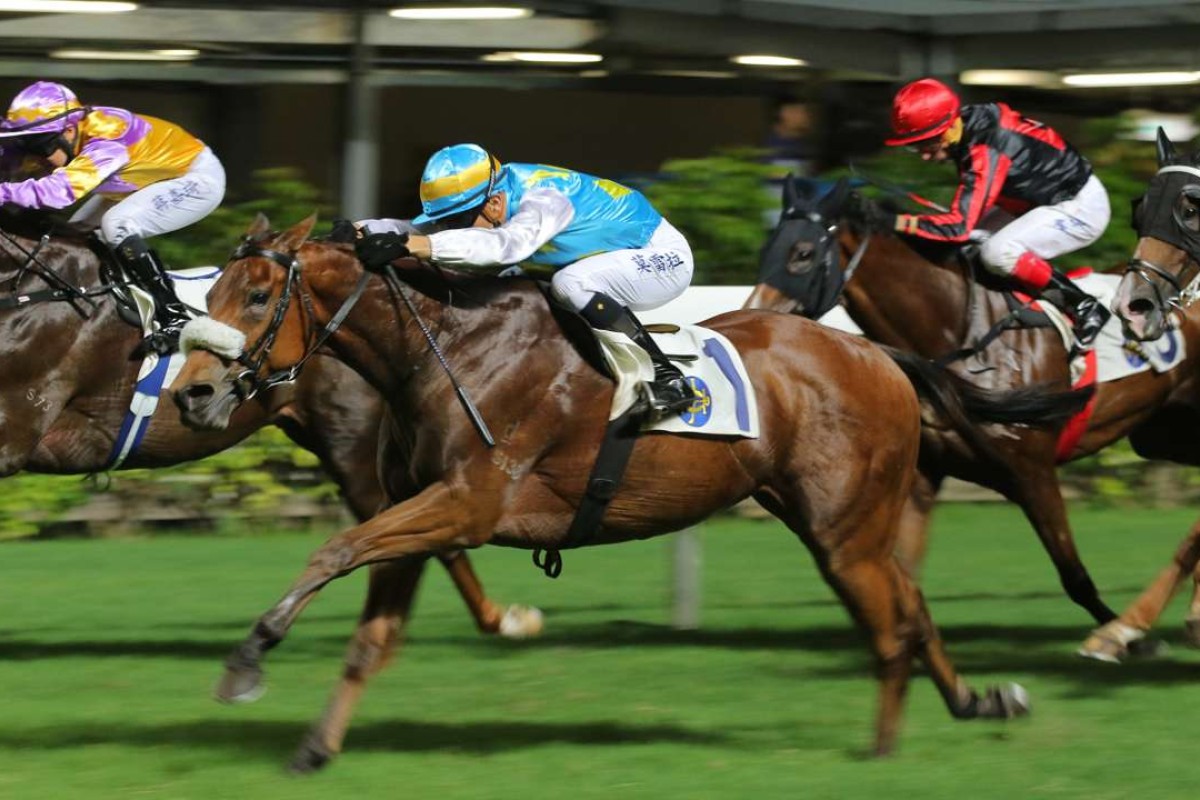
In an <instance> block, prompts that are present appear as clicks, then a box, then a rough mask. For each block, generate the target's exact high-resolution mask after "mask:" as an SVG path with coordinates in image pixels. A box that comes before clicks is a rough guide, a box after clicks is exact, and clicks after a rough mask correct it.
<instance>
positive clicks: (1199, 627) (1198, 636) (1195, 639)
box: [1183, 617, 1200, 647]
mask: <svg viewBox="0 0 1200 800" xmlns="http://www.w3.org/2000/svg"><path fill="white" fill-rule="evenodd" d="M1183 635H1184V636H1183V638H1184V641H1186V642H1187V643H1188V646H1190V647H1200V617H1191V618H1190V619H1185V620H1184V621H1183Z"/></svg>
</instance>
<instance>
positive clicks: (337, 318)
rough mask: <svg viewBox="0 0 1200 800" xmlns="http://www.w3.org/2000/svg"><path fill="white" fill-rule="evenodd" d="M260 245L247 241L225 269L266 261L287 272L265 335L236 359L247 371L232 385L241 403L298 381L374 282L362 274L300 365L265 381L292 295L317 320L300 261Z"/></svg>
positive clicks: (256, 242) (307, 314)
mask: <svg viewBox="0 0 1200 800" xmlns="http://www.w3.org/2000/svg"><path fill="white" fill-rule="evenodd" d="M260 241H261V240H260V239H256V238H253V237H247V238H246V239H245V240H243V241H242V243H241V244H240V245H238V248H237V249H236V250H234V251H233V255H232V256H231V257H230V259H229V262H228V263H227V264H226V267H228V265H229V264H232V263H233V262H235V261H241V260H243V259H246V258H265V259H267V260H269V261H272V262H274V263H275V264H278V265H279V266H280V267H283V269H284V270H286V272H287V275H286V277H285V278H284V282H283V289H282V290H280V293H279V299H278V300H277V301H275V311H274V313H273V314H272V315H271V321H270V322H269V323H267V328H266V330H264V331H263V332H262V335H261V336H259V337H258V339H257V340H256V341H255V342H254V343H253V344H252V345H250V346H249V347H244V348H243V349H242V352H241V353H239V354H238V355H237V357H236V358H235V359H234V360H235V361H237V363H239V364H241V365H242V366H243V367H245V369H243V370H242V371H241V372H240V373H238V375H237V377H236V378H235V379H234V382H233V391H234V393H235V394H236V395H237V397H238V399H239V400H241V401H246V400H249V399H250V398H252V397H254V396H255V395H256V394H258V393H259V392H262V391H266V390H268V389H273V388H275V387H276V386H279V385H281V384H285V383H291V382H293V381H295V380H296V377H297V376H298V375H299V374H300V370H301V369H302V368H303V367H304V364H305V362H307V361H308V359H309V358H311V357H312V355H313V354H314V353H316V352H317V350H319V349H321V347H322V346H323V345H324V344H325V342H326V341H327V340H328V339H329V337H330V336H332V335H333V334H334V333H335V332H336V331H337V329H338V328H340V327H341V326H342V323H343V322H345V321H346V317H347V316H349V314H350V311H351V310H352V309H353V308H354V306H355V305H356V304H357V303H358V301H359V299H360V298H361V297H362V295H363V292H364V291H365V290H366V288H367V281H368V280H370V278H371V275H370V273H368V272H363V274H362V276H361V277H360V278H359V279H358V283H357V284H356V285H355V287H354V291H352V292H351V293H350V295H349V296H348V297H347V298H346V299H345V300H344V301H342V305H341V307H339V308H338V310H337V313H335V314H334V315H333V316H332V317H330V318H329V322H327V323H325V327H324V328H322V329H321V331H320V332H319V333H317V335H316V336H315V337H313V340H312V342H311V343H310V344H309V345H308V346H307V347H306V348H305V351H304V355H302V356H301V357H300V360H299V361H297V362H296V363H295V364H293V365H292V366H290V367H287V368H286V369H281V370H276V371H275V372H272V373H270V374H269V375H267V376H266V377H259V374H260V373H261V372H262V370H263V367H264V365H265V363H266V360H267V356H269V355H270V353H271V348H272V347H274V346H275V339H276V337H278V335H279V329H280V328H281V327H282V326H283V320H284V318H285V317H286V316H287V312H288V308H289V307H290V306H291V303H292V296H293V294H296V295H299V297H300V302H301V305H302V306H303V307H304V311H305V315H306V316H307V317H308V318H310V319H313V318H315V317H316V314H315V311H314V309H313V304H312V298H310V297H309V296H308V294H307V293H306V292H305V291H304V287H303V286H302V284H301V281H300V270H301V264H300V259H299V258H297V256H296V254H292V253H284V252H281V251H279V250H272V249H271V248H269V247H263V246H262V245H261V244H260ZM305 327H306V334H305V338H309V337H308V334H307V330H308V326H307V325H306V326H305Z"/></svg>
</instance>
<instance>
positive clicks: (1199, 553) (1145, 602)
mask: <svg viewBox="0 0 1200 800" xmlns="http://www.w3.org/2000/svg"><path fill="white" fill-rule="evenodd" d="M1197 563H1200V522H1196V523H1195V524H1194V525H1192V530H1191V532H1190V533H1189V534H1188V535H1187V538H1185V539H1184V540H1183V542H1182V543H1181V544H1180V545H1179V548H1178V549H1177V550H1176V551H1175V556H1174V558H1173V559H1172V560H1171V564H1170V566H1168V567H1167V568H1166V569H1164V570H1163V571H1162V572H1160V573H1159V574H1158V577H1156V578H1155V579H1154V581H1153V582H1152V583H1151V584H1150V585H1149V586H1148V587H1146V590H1145V591H1144V592H1142V594H1141V595H1140V596H1139V597H1138V598H1137V599H1136V600H1134V601H1133V603H1132V604H1130V606H1129V607H1128V608H1126V609H1125V611H1124V612H1122V614H1121V616H1119V617H1118V618H1117V619H1115V620H1113V621H1112V622H1109V623H1107V624H1105V625H1103V626H1101V627H1099V628H1097V629H1096V630H1094V631H1092V635H1091V636H1089V637H1088V638H1087V641H1085V642H1084V643H1083V646H1082V647H1080V648H1079V655H1081V656H1084V657H1086V658H1095V659H1097V660H1100V661H1110V662H1113V663H1118V662H1120V661H1121V659H1123V658H1124V657H1125V656H1126V655H1128V654H1129V646H1130V645H1131V644H1133V643H1134V642H1137V641H1139V640H1141V639H1142V638H1144V637H1145V635H1146V631H1148V630H1150V626H1151V625H1153V624H1154V621H1155V620H1156V619H1158V617H1159V615H1160V614H1162V611H1163V609H1164V608H1166V605H1167V603H1169V602H1170V601H1171V598H1172V597H1174V596H1175V593H1176V592H1178V591H1179V587H1180V585H1182V584H1183V582H1184V581H1185V580H1187V578H1188V577H1189V576H1192V575H1195V574H1196V566H1197ZM1195 611H1196V608H1195V599H1193V607H1192V612H1193V614H1194V613H1195ZM1189 621H1191V620H1189Z"/></svg>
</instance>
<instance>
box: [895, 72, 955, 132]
mask: <svg viewBox="0 0 1200 800" xmlns="http://www.w3.org/2000/svg"><path fill="white" fill-rule="evenodd" d="M961 107H962V104H961V103H960V102H959V100H958V95H956V94H955V93H954V90H953V89H951V88H950V87H949V86H947V85H946V84H944V83H942V82H941V81H936V80H934V79H933V78H922V79H921V80H919V81H913V82H912V83H910V84H908V85H907V86H905V87H904V88H903V89H901V90H900V91H898V92H896V99H895V100H893V101H892V130H893V131H894V132H895V134H896V135H895V136H893V137H892V138H891V139H888V140H886V141H885V144H887V145H891V146H895V145H901V144H912V143H913V142H919V141H921V140H922V139H931V138H933V137H934V136H938V135H941V134H943V133H945V132H946V130H947V129H948V128H949V127H950V126H951V125H953V124H954V118H955V117H957V116H958V110H959V108H961Z"/></svg>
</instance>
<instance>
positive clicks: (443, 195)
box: [357, 144, 695, 415]
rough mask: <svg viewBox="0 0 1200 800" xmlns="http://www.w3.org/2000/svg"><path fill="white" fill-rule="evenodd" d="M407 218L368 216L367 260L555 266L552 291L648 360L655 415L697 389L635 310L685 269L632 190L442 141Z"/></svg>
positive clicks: (686, 261) (661, 222) (673, 292)
mask: <svg viewBox="0 0 1200 800" xmlns="http://www.w3.org/2000/svg"><path fill="white" fill-rule="evenodd" d="M420 194H421V205H422V208H423V211H424V213H423V214H421V215H420V216H419V217H417V218H416V219H414V220H413V221H412V223H411V224H410V223H404V222H402V221H400V220H367V221H365V222H363V223H361V226H362V227H363V228H364V229H365V230H366V232H367V234H368V235H367V236H366V237H365V238H364V239H363V240H362V241H361V242H359V246H358V248H357V249H358V253H359V257H360V259H362V261H363V263H364V264H365V265H366V266H367V267H369V268H370V267H378V266H380V265H382V264H384V263H388V262H390V261H392V260H394V259H396V258H399V257H401V256H404V255H410V254H411V255H413V256H416V257H417V258H421V259H424V260H426V261H430V262H432V263H434V264H443V265H446V266H451V267H455V268H460V269H472V268H494V267H509V266H516V265H522V266H525V267H529V268H532V269H541V270H543V271H545V272H548V273H553V274H552V276H551V277H550V293H551V295H553V297H554V298H555V299H556V300H557V301H558V302H560V303H562V304H563V305H566V306H568V307H570V308H572V309H574V310H575V311H577V312H578V313H579V314H580V316H582V317H583V318H584V319H585V320H587V322H588V323H589V324H590V325H591V326H592V327H594V328H601V329H604V330H611V331H617V332H619V333H623V334H625V335H627V336H628V337H629V338H630V339H632V340H633V341H634V342H635V343H636V344H637V345H639V346H640V347H641V348H642V349H644V350H645V351H646V352H647V353H648V354H649V356H650V359H651V361H652V362H653V363H654V380H653V381H652V382H647V383H646V385H645V387H644V388H645V392H646V400H647V403H648V406H649V409H650V411H651V412H652V413H654V414H657V415H666V414H673V413H678V412H681V411H685V410H686V409H688V408H689V407H691V405H692V403H693V402H694V399H695V396H694V392H693V391H692V388H691V386H689V385H688V383H687V382H686V381H685V380H684V378H683V374H682V373H681V372H680V371H679V368H678V367H676V366H675V365H674V364H673V363H671V361H670V359H669V358H668V357H667V356H666V355H665V354H663V352H662V351H661V350H660V349H659V347H658V345H657V344H656V343H655V342H654V340H653V339H652V338H651V337H650V334H649V333H647V332H646V329H645V328H644V327H642V324H641V322H639V321H638V319H637V317H635V316H634V314H633V312H634V311H635V310H636V311H646V310H650V309H653V308H658V307H659V306H661V305H663V304H664V303H666V302H668V301H670V300H673V299H675V298H676V297H678V296H679V295H681V294H683V291H684V289H686V288H687V287H688V284H689V283H690V282H691V279H692V271H693V261H692V250H691V248H690V247H689V246H688V243H687V240H686V239H685V238H684V237H683V234H681V233H680V232H679V231H678V230H676V229H675V228H674V227H673V226H672V225H671V224H670V223H669V222H667V221H666V220H665V219H663V217H662V215H661V214H659V213H658V211H656V210H655V209H654V207H653V206H652V205H650V201H649V200H647V199H646V197H645V196H644V195H643V194H642V193H641V192H638V191H636V190H634V189H630V188H628V187H626V186H622V185H621V184H619V183H616V182H614V181H610V180H605V179H602V178H597V177H594V176H592V175H586V174H584V173H582V172H575V171H573V170H568V169H563V168H561V167H551V166H546V165H545V164H501V163H500V161H499V160H498V159H497V158H496V157H495V156H493V155H492V154H490V153H488V152H487V151H486V150H484V149H483V148H482V147H480V146H479V145H475V144H457V145H453V146H451V147H444V148H442V149H441V150H439V151H437V152H436V153H434V154H433V156H431V157H430V159H429V162H428V163H427V164H426V166H425V172H424V174H423V175H422V177H421V191H420Z"/></svg>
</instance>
